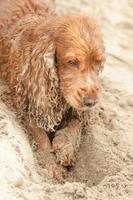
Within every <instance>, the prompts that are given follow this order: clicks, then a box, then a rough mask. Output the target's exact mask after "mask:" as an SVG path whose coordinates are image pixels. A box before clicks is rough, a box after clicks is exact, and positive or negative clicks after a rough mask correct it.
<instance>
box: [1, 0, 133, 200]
mask: <svg viewBox="0 0 133 200" xmlns="http://www.w3.org/2000/svg"><path fill="white" fill-rule="evenodd" d="M56 2H57V9H58V11H59V12H61V13H62V12H70V10H72V11H81V12H83V13H86V14H91V15H94V16H96V17H98V18H99V21H100V23H101V25H102V27H103V33H104V37H105V45H106V51H107V62H106V66H105V69H104V71H103V73H102V76H101V78H102V79H103V88H104V89H103V97H102V98H101V101H100V103H99V105H98V106H97V108H95V109H94V110H92V111H91V118H90V122H89V127H87V130H88V132H87V134H86V135H84V136H83V138H82V144H81V149H80V151H79V154H78V160H77V163H76V165H75V167H74V168H73V169H71V170H70V171H69V172H68V174H67V178H66V181H65V183H64V184H62V185H60V184H54V183H53V182H52V180H51V179H50V178H49V176H48V174H47V171H46V170H45V169H44V168H43V167H41V166H40V165H39V164H38V162H37V159H36V155H35V154H34V151H33V150H32V148H31V146H30V144H29V140H28V138H27V136H26V134H25V133H24V131H23V130H22V127H20V126H19V125H18V118H17V117H16V115H15V113H14V112H13V111H11V110H12V109H11V107H9V106H7V104H6V102H3V100H4V99H5V96H6V94H5V91H7V88H6V86H5V85H4V84H3V83H1V82H0V99H1V100H0V200H18V199H19V200H62V199H63V200H87V199H88V200H132V199H133V112H132V111H133V64H132V63H133V55H132V54H133V45H132V38H133V20H132V19H133V1H132V0H121V1H119V0H104V1H102V0H93V1H92V0H71V1H70V0H67V1H64V0H57V1H56ZM6 93H7V92H6Z"/></svg>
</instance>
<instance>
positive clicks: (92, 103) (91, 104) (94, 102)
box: [83, 97, 97, 107]
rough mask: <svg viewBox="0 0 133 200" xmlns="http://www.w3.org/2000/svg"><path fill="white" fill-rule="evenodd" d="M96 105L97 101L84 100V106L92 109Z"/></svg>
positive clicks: (85, 98)
mask: <svg viewBox="0 0 133 200" xmlns="http://www.w3.org/2000/svg"><path fill="white" fill-rule="evenodd" d="M96 103H97V100H96V99H92V98H89V97H84V98H83V104H84V106H88V107H91V106H94V105H95V104H96Z"/></svg>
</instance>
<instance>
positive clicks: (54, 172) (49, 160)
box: [26, 122, 63, 181]
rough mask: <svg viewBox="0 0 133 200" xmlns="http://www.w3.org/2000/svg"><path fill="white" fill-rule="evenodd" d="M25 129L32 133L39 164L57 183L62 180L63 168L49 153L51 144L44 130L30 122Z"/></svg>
mask: <svg viewBox="0 0 133 200" xmlns="http://www.w3.org/2000/svg"><path fill="white" fill-rule="evenodd" d="M26 127H27V129H28V130H29V131H30V132H31V133H32V136H33V139H34V140H35V143H36V144H37V155H38V159H39V162H41V164H42V165H44V166H45V167H46V169H47V170H48V172H49V175H50V176H51V177H52V178H54V179H56V180H57V181H62V180H63V168H62V167H61V166H59V165H57V163H56V162H55V155H54V154H53V153H51V142H50V140H49V138H48V136H47V134H46V132H45V131H44V129H42V128H39V127H37V126H36V125H34V123H32V122H30V123H29V122H28V123H26Z"/></svg>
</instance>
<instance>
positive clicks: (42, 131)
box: [0, 0, 105, 180]
mask: <svg viewBox="0 0 133 200" xmlns="http://www.w3.org/2000/svg"><path fill="white" fill-rule="evenodd" d="M0 4H1V6H0V76H1V78H2V79H4V80H6V81H7V83H8V85H9V87H10V90H11V96H12V99H13V102H14V106H15V108H16V109H17V110H18V111H19V112H21V113H22V116H23V118H24V121H25V126H26V127H27V129H28V130H30V131H31V132H32V134H33V137H34V138H35V141H36V142H37V144H38V149H39V152H40V153H41V154H42V155H43V156H44V158H45V164H46V167H47V169H48V171H49V173H50V175H51V176H52V177H54V178H55V179H57V180H62V179H63V170H62V169H63V167H66V166H73V165H74V163H75V159H76V152H77V149H78V147H79V144H80V138H81V133H82V124H83V123H84V119H83V118H82V116H83V113H85V112H89V110H90V108H91V107H92V106H94V105H95V104H96V103H97V101H98V98H99V96H100V94H101V86H100V81H99V76H98V75H99V72H100V71H101V70H102V68H103V65H104V62H105V53H104V42H103V37H102V33H101V30H100V27H99V25H98V24H97V20H95V19H94V18H93V17H90V16H85V15H82V14H68V15H63V16H59V15H57V13H56V12H55V6H54V1H52V0H51V1H48V0H47V1H43V0H38V1H37V0H4V1H2V0H0ZM59 166H63V167H59Z"/></svg>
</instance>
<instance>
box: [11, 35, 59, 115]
mask: <svg viewBox="0 0 133 200" xmlns="http://www.w3.org/2000/svg"><path fill="white" fill-rule="evenodd" d="M15 57H16V58H15ZM14 58H15V59H14ZM10 60H11V63H10V64H12V65H14V70H15V69H16V70H17V71H16V73H18V74H16V75H15V77H17V80H15V81H16V82H17V84H16V87H15V94H16V96H17V98H18V99H16V101H18V105H17V107H19V108H20V109H23V110H24V111H27V112H31V113H32V114H33V115H35V113H34V110H38V109H42V108H43V112H45V109H47V107H48V104H49V103H50V102H51V101H53V99H54V101H56V98H57V87H58V77H57V72H56V67H55V46H54V43H53V41H52V39H51V37H50V36H49V35H44V36H40V37H37V35H32V34H27V32H26V33H21V34H20V35H19V37H18V38H16V39H15V40H14V42H13V44H12V51H11V58H10ZM15 60H16V61H15ZM13 62H14V63H13ZM16 65H17V66H16ZM16 101H15V102H16ZM33 109H34V110H33Z"/></svg>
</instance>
